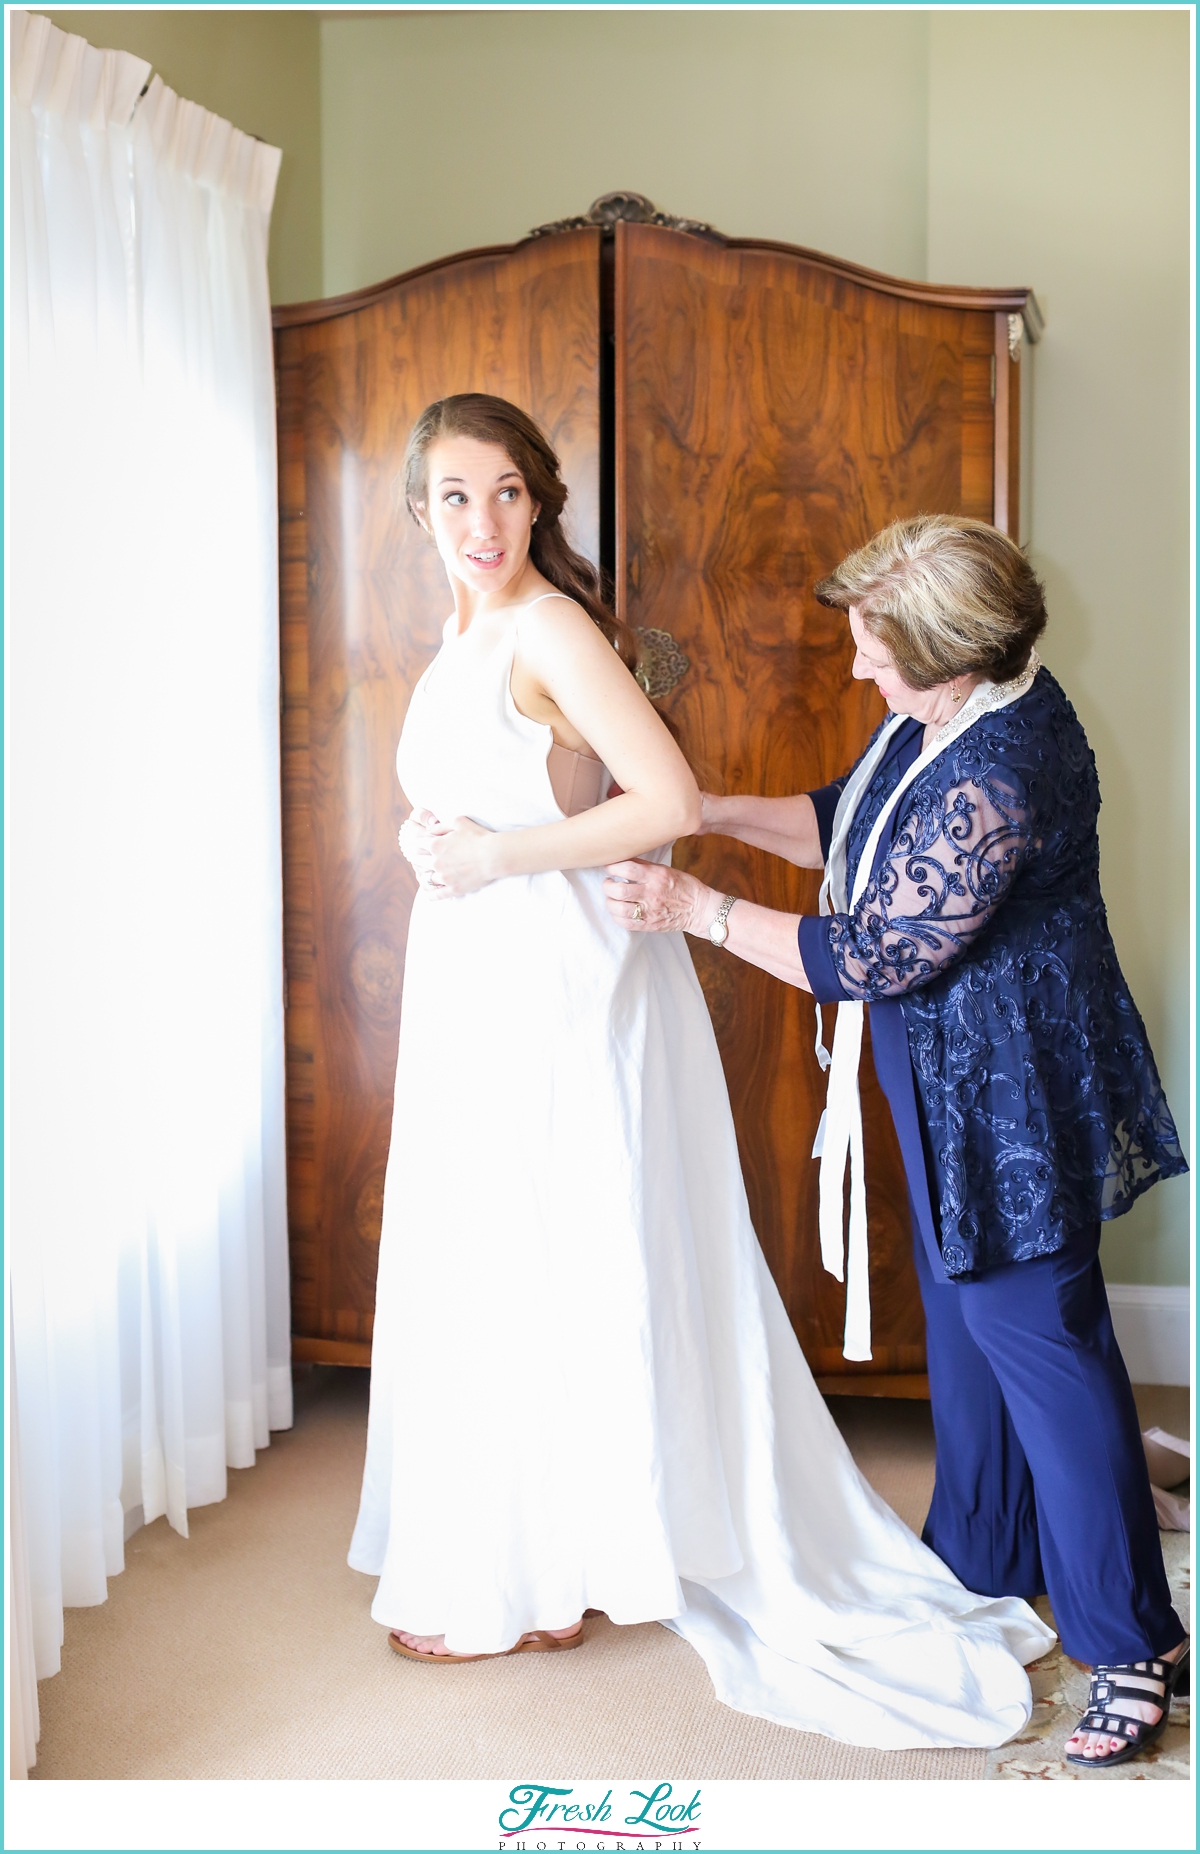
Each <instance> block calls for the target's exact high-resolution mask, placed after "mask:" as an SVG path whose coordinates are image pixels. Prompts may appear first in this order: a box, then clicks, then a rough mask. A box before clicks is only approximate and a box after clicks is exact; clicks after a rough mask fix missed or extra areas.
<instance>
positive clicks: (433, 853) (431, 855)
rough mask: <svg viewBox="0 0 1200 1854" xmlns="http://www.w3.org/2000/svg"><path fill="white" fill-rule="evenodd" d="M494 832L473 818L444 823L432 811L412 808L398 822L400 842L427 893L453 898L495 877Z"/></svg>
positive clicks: (447, 898) (448, 898) (470, 892)
mask: <svg viewBox="0 0 1200 1854" xmlns="http://www.w3.org/2000/svg"><path fill="white" fill-rule="evenodd" d="M496 836H497V832H495V831H492V830H486V829H485V828H484V826H483V825H482V824H476V822H475V820H474V818H455V820H454V822H453V824H443V823H442V821H441V819H440V818H435V817H434V815H433V812H432V811H411V812H410V813H409V815H408V816H407V817H406V818H405V820H404V822H403V824H402V825H401V826H400V835H399V844H400V849H401V851H402V852H403V854H404V855H405V856H406V857H407V858H408V861H409V862H410V863H411V864H412V866H413V870H414V872H415V874H416V878H417V881H418V882H419V883H420V885H421V887H422V888H423V889H424V890H425V892H426V894H428V895H432V896H433V898H434V900H435V901H453V900H454V899H456V898H457V897H458V896H460V895H470V894H473V893H474V892H475V890H476V889H477V888H486V886H487V884H488V883H489V882H494V881H495V879H496V874H497V871H496V869H495V868H494V867H493V866H492V865H493V861H494V854H495V845H494V839H495V837H496Z"/></svg>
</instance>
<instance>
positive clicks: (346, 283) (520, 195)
mask: <svg viewBox="0 0 1200 1854" xmlns="http://www.w3.org/2000/svg"><path fill="white" fill-rule="evenodd" d="M927 36H928V26H927V21H926V18H925V16H924V15H923V14H919V13H915V14H914V13H894V14H888V13H857V12H855V13H851V14H840V13H809V14H792V13H787V14H784V13H780V14H770V13H692V12H688V11H683V10H679V11H669V12H661V13H599V12H597V13H590V12H571V11H566V12H553V11H550V10H549V9H547V10H545V11H538V12H499V11H498V12H494V13H480V12H471V13H453V12H447V13H428V14H423V15H422V14H419V13H406V14H403V15H399V16H397V15H383V16H379V15H377V16H375V17H373V18H363V17H361V16H359V17H353V18H344V19H339V18H330V17H328V16H327V17H326V18H325V19H324V20H323V22H322V25H321V98H322V121H323V125H324V141H323V171H324V201H325V221H324V222H325V289H326V292H327V294H330V295H333V294H337V293H338V292H340V291H342V290H351V289H356V288H358V287H360V286H361V285H363V284H367V283H374V282H376V281H378V280H379V279H380V278H383V277H388V276H393V275H395V273H396V272H398V271H401V270H407V269H408V268H410V266H412V265H415V264H421V263H424V262H426V261H427V260H428V259H431V258H437V257H442V256H444V255H445V254H446V253H447V252H451V251H461V250H466V249H469V248H470V247H471V246H473V245H487V244H499V243H505V242H507V241H508V240H510V239H516V238H520V237H521V236H522V235H523V234H524V233H525V232H527V231H528V230H529V228H530V227H531V226H534V225H538V224H543V223H545V222H546V221H547V220H550V219H561V218H565V217H567V216H568V215H570V214H572V213H579V212H584V211H586V209H587V207H588V206H589V205H590V204H591V202H592V200H593V199H595V198H596V197H597V195H598V194H601V193H608V192H612V191H614V190H615V189H617V188H621V187H628V188H632V189H634V190H635V191H637V192H639V193H647V194H649V195H650V197H651V198H652V199H653V200H655V201H656V203H657V204H658V205H660V206H663V207H664V208H666V210H667V211H669V212H674V213H679V214H682V215H684V216H685V217H687V218H691V219H705V220H707V221H708V222H709V223H710V224H712V225H715V226H716V227H717V228H718V229H719V230H721V231H727V232H737V233H741V234H743V235H745V236H758V237H763V238H781V239H786V240H789V241H791V242H793V243H798V244H807V245H813V246H816V247H817V248H818V249H825V250H830V251H835V252H837V253H838V254H839V255H841V256H844V257H850V258H855V259H857V260H858V261H859V262H862V263H866V264H871V265H874V266H876V267H878V268H879V269H882V270H889V271H893V272H899V273H901V274H903V275H909V276H921V275H923V274H924V268H925V184H926V177H925V157H926V123H925V118H926V107H925V91H926V71H927V65H928V57H927V49H926V46H927Z"/></svg>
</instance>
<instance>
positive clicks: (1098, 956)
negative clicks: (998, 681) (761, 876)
mask: <svg viewBox="0 0 1200 1854" xmlns="http://www.w3.org/2000/svg"><path fill="white" fill-rule="evenodd" d="M922 733H923V728H922V724H921V723H920V722H918V721H915V720H914V721H909V722H906V723H904V724H903V725H902V726H901V727H900V728H898V729H897V730H896V733H895V734H894V735H893V736H892V738H891V739H890V741H889V743H888V747H887V750H886V753H885V756H884V758H883V760H882V761H881V763H880V765H879V766H878V767H877V769H876V771H875V774H874V776H873V778H872V780H871V783H870V785H869V786H868V788H867V790H866V792H865V793H864V794H863V798H862V800H861V802H860V804H859V807H858V811H857V813H856V816H855V818H854V820H853V823H852V826H851V831H850V836H849V840H848V845H847V883H848V886H852V885H853V880H854V875H855V872H856V870H857V867H858V862H859V858H860V856H861V853H862V850H863V847H864V845H865V843H866V841H867V838H868V836H869V834H870V831H871V828H872V826H873V824H874V823H875V820H876V819H877V817H878V816H879V813H880V811H881V810H882V809H883V808H884V806H885V805H886V803H887V801H888V799H889V798H890V796H891V795H892V793H893V792H894V791H895V789H896V786H897V785H898V784H899V782H900V780H901V779H902V778H903V776H904V774H905V772H906V771H907V770H908V768H909V767H910V766H911V765H912V764H913V762H914V760H915V759H916V758H917V757H918V756H919V754H920V752H921V740H922ZM848 777H849V773H847V774H846V775H845V778H843V779H840V780H838V781H836V782H835V783H834V784H833V785H832V786H827V787H824V788H823V789H822V790H820V791H817V792H813V793H812V794H810V796H811V797H812V800H813V804H814V806H815V808H816V812H817V820H818V825H819V828H820V832H821V843H822V849H823V851H824V853H825V854H826V856H827V855H828V851H829V842H830V837H831V833H832V826H833V815H834V811H835V810H836V806H837V802H838V799H839V797H840V795H841V790H842V787H843V786H844V784H845V779H846V778H848ZM1099 808H1100V789H1099V782H1098V779H1097V776H1096V766H1095V760H1094V758H1093V756H1092V752H1091V749H1090V747H1089V746H1088V743H1087V738H1086V736H1085V734H1084V732H1083V729H1082V727H1081V726H1080V723H1079V720H1078V718H1077V717H1076V715H1075V712H1074V710H1073V708H1072V707H1071V704H1070V703H1069V701H1068V700H1067V698H1066V696H1065V694H1064V693H1063V691H1062V689H1061V688H1060V687H1059V685H1058V683H1057V682H1056V681H1055V680H1054V678H1053V677H1052V676H1051V675H1050V673H1049V671H1048V670H1046V669H1045V668H1042V669H1040V670H1039V671H1038V673H1037V675H1036V677H1035V678H1034V681H1033V684H1032V686H1031V687H1030V689H1029V690H1028V691H1027V692H1026V693H1025V694H1024V695H1023V696H1021V697H1020V698H1019V699H1018V700H1017V701H1015V702H1013V703H1010V704H1009V706H1008V707H1006V708H1001V709H996V710H993V711H992V712H991V713H989V714H985V715H982V716H981V717H980V718H979V719H978V720H977V721H976V722H975V723H974V724H973V725H972V726H971V727H969V728H968V729H966V731H965V732H964V733H963V734H961V735H960V736H959V737H958V739H957V740H954V741H952V742H951V743H950V744H949V745H948V746H947V748H946V749H945V751H944V752H943V753H942V754H940V755H939V756H938V758H937V759H935V760H934V761H933V762H932V763H931V764H930V765H929V766H927V767H926V768H925V770H924V771H923V772H922V773H920V774H919V775H918V776H917V778H916V779H915V780H914V781H913V783H912V784H911V785H910V786H909V787H908V789H907V790H906V791H905V792H904V793H903V794H902V796H901V798H900V800H899V801H898V803H897V805H896V809H895V815H894V816H893V817H892V818H890V819H889V821H888V823H887V824H886V825H885V827H884V829H883V831H882V834H881V838H880V841H879V844H878V846H877V849H876V853H875V857H874V861H873V865H872V870H871V876H870V880H869V881H868V883H867V885H866V887H865V889H864V890H863V893H862V895H861V897H860V899H859V901H858V903H857V904H856V905H855V906H854V907H852V908H851V910H850V911H849V912H848V913H846V914H834V915H829V916H816V915H806V916H803V917H802V918H801V921H800V929H799V946H800V954H801V957H802V959H803V961H804V968H805V972H806V974H807V976H808V979H809V983H810V984H811V986H812V989H813V993H814V996H815V997H816V998H817V1000H818V1001H820V1002H837V1001H840V1000H841V999H843V998H849V999H858V1000H862V1001H865V1002H866V1003H867V1004H868V1006H869V1009H870V1017H871V1043H872V1049H873V1052H874V1057H875V1066H876V1070H877V1073H878V1076H879V1081H880V1086H881V1087H882V1089H883V1091H884V1093H885V1095H886V1096H887V1099H888V1103H889V1106H890V1107H891V1111H892V1117H893V1120H894V1121H895V1125H896V1132H897V1136H898V1138H899V1142H900V1147H901V1151H902V1154H903V1157H904V1168H905V1175H906V1179H907V1183H908V1191H909V1205H910V1211H911V1214H912V1223H913V1234H914V1249H915V1253H916V1261H917V1274H918V1278H919V1281H920V1286H921V1295H922V1300H923V1303H924V1307H925V1319H926V1346H927V1353H928V1361H929V1382H930V1394H931V1399H932V1408H933V1420H934V1430H935V1435H936V1441H937V1478H936V1484H935V1488H934V1495H933V1502H932V1505H931V1507H930V1511H929V1517H928V1520H927V1521H926V1525H925V1530H924V1534H923V1536H924V1539H925V1542H926V1544H928V1545H930V1546H931V1547H932V1549H933V1550H934V1551H936V1552H937V1553H938V1555H939V1557H941V1558H942V1559H944V1561H945V1562H946V1563H947V1564H948V1565H949V1566H950V1567H951V1569H952V1570H953V1571H954V1572H955V1573H956V1574H957V1575H958V1576H959V1577H960V1578H961V1579H962V1581H963V1583H965V1584H966V1585H967V1586H968V1588H970V1589H972V1590H976V1591H979V1592H980V1593H981V1594H983V1595H991V1596H1008V1595H1011V1596H1024V1597H1029V1596H1033V1595H1037V1594H1040V1593H1041V1592H1043V1591H1046V1592H1048V1594H1049V1597H1050V1601H1051V1604H1052V1606H1053V1609H1054V1614H1055V1619H1056V1622H1057V1624H1058V1628H1059V1633H1060V1635H1061V1637H1062V1640H1063V1644H1064V1646H1065V1648H1066V1650H1067V1652H1068V1653H1069V1654H1070V1655H1072V1656H1074V1657H1075V1658H1076V1659H1077V1660H1080V1661H1085V1662H1088V1663H1091V1664H1095V1663H1097V1662H1101V1661H1106V1662H1128V1661H1134V1660H1141V1659H1145V1658H1147V1657H1149V1656H1153V1655H1159V1654H1163V1653H1165V1652H1167V1651H1168V1650H1169V1649H1170V1648H1172V1647H1174V1646H1175V1645H1176V1644H1177V1643H1178V1642H1180V1641H1182V1640H1183V1637H1184V1630H1183V1626H1182V1624H1181V1623H1180V1622H1179V1619H1178V1617H1177V1616H1176V1615H1175V1612H1174V1610H1173V1609H1172V1607H1171V1603H1170V1596H1169V1592H1168V1587H1167V1581H1166V1576H1165V1573H1164V1571H1163V1564H1162V1553H1161V1550H1160V1547H1159V1539H1158V1527H1157V1521H1156V1518H1155V1513H1154V1503H1153V1497H1152V1495H1151V1493H1150V1483H1149V1477H1148V1474H1147V1471H1146V1464H1145V1456H1144V1453H1143V1450H1142V1445H1141V1436H1140V1428H1139V1423H1138V1418H1137V1411H1136V1408H1135V1406H1134V1401H1133V1394H1132V1391H1131V1389H1130V1386H1129V1378H1128V1374H1127V1372H1126V1370H1125V1366H1124V1362H1123V1360H1122V1358H1121V1355H1120V1352H1119V1350H1118V1348H1117V1344H1116V1340H1115V1338H1114V1336H1113V1330H1112V1320H1111V1317H1110V1314H1109V1309H1108V1301H1107V1297H1106V1295H1105V1291H1104V1282H1103V1278H1102V1275H1101V1272H1100V1263H1099V1259H1098V1250H1099V1239H1100V1224H1101V1222H1102V1221H1104V1220H1107V1219H1108V1218H1110V1217H1114V1216H1119V1215H1120V1214H1121V1213H1122V1212H1123V1211H1125V1210H1127V1209H1128V1208H1129V1206H1130V1205H1131V1204H1132V1203H1133V1201H1134V1199H1135V1198H1136V1197H1138V1196H1139V1195H1140V1194H1141V1192H1143V1191H1144V1190H1147V1189H1148V1188H1149V1187H1150V1185H1152V1184H1154V1183H1155V1182H1156V1181H1157V1180H1158V1179H1159V1178H1167V1177H1172V1176H1174V1175H1176V1174H1177V1173H1180V1172H1184V1171H1186V1170H1187V1165H1186V1162H1185V1160H1184V1157H1183V1153H1182V1151H1181V1149H1180V1145H1179V1139H1178V1135H1177V1133H1176V1130H1175V1126H1174V1122H1173V1121H1172V1119H1171V1115H1170V1111H1169V1109H1168V1107H1167V1103H1166V1100H1165V1097H1164V1095H1163V1090H1162V1085H1161V1083H1160V1081H1159V1077H1158V1072H1157V1069H1156V1067H1155V1063H1154V1057H1153V1055H1152V1053H1151V1050H1150V1047H1149V1044H1148V1042H1147V1039H1146V1032H1145V1027H1144V1025H1143V1023H1142V1020H1141V1017H1140V1016H1139V1014H1138V1011H1137V1008H1136V1006H1135V1005H1134V1002H1133V999H1132V998H1131V997H1130V994H1129V990H1128V987H1127V986H1126V984H1125V980H1124V978H1123V976H1122V973H1121V969H1120V966H1119V965H1118V962H1117V956H1116V951H1115V949H1114V947H1113V943H1112V938H1111V936H1110V934H1109V930H1108V921H1107V916H1106V913H1105V909H1104V903H1103V900H1102V897H1101V894H1100V880H1099V864H1100V850H1099V839H1098V836H1097V830H1096V822H1097V815H1098V812H1099Z"/></svg>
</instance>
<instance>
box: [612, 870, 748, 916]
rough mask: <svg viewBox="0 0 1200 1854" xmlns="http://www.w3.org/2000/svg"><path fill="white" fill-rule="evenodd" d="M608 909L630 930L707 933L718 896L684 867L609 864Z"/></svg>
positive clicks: (717, 903)
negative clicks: (668, 867)
mask: <svg viewBox="0 0 1200 1854" xmlns="http://www.w3.org/2000/svg"><path fill="white" fill-rule="evenodd" d="M604 899H605V901H606V902H607V903H608V911H609V913H610V914H611V915H612V917H613V919H614V920H615V921H619V922H620V924H621V926H622V927H627V928H628V929H629V931H630V933H707V932H708V927H709V922H710V921H712V920H715V918H716V913H717V909H718V908H719V907H720V905H721V897H720V895H718V893H717V891H716V889H714V888H707V887H706V886H705V885H704V883H703V882H698V881H697V880H696V877H695V876H693V875H688V874H687V872H686V870H683V869H667V868H664V866H663V865H662V863H643V862H628V863H610V864H609V867H608V880H607V881H606V882H605V884H604Z"/></svg>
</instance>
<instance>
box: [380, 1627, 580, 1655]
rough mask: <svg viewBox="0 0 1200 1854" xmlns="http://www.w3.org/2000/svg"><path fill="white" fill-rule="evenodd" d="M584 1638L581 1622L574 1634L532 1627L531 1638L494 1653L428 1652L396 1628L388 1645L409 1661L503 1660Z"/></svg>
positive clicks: (574, 1645) (553, 1650) (547, 1651)
mask: <svg viewBox="0 0 1200 1854" xmlns="http://www.w3.org/2000/svg"><path fill="white" fill-rule="evenodd" d="M582 1640H583V1624H582V1623H580V1625H579V1627H578V1628H577V1629H576V1631H575V1633H574V1635H562V1636H559V1635H551V1633H550V1631H549V1629H531V1630H530V1631H529V1640H528V1641H520V1642H516V1643H514V1645H513V1646H512V1647H511V1648H500V1649H498V1650H497V1651H496V1652H495V1653H494V1654H426V1653H424V1652H423V1651H422V1650H421V1649H420V1648H410V1647H409V1645H408V1643H407V1642H402V1641H401V1640H400V1637H399V1636H398V1635H397V1633H396V1631H395V1629H389V1630H388V1647H389V1648H393V1649H394V1650H395V1652H396V1653H397V1654H402V1655H403V1656H404V1658H405V1660H407V1661H426V1662H434V1661H502V1660H503V1659H504V1657H505V1656H506V1655H510V1654H557V1653H558V1652H559V1650H560V1649H563V1648H578V1647H579V1644H580V1643H581V1642H582Z"/></svg>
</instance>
